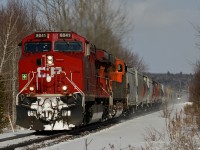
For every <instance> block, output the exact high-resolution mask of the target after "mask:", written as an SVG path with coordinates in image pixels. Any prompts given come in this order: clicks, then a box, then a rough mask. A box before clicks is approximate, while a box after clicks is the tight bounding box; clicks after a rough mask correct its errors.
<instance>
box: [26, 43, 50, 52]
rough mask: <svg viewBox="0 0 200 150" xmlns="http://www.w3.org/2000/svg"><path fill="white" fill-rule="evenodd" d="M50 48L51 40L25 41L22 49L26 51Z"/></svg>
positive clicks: (43, 50)
mask: <svg viewBox="0 0 200 150" xmlns="http://www.w3.org/2000/svg"><path fill="white" fill-rule="evenodd" d="M50 50H51V42H27V43H25V49H24V51H25V52H26V53H29V52H30V53H37V52H47V51H50Z"/></svg>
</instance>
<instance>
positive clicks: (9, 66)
mask: <svg viewBox="0 0 200 150" xmlns="http://www.w3.org/2000/svg"><path fill="white" fill-rule="evenodd" d="M112 3H113V1H111V0H76V1H73V0H35V1H26V0H7V1H0V22H1V24H0V33H1V34H0V129H2V128H3V127H5V126H6V125H7V122H8V116H10V117H11V118H12V122H13V123H14V122H15V119H16V118H15V97H16V94H17V92H18V73H17V72H18V66H17V64H18V60H19V58H20V54H21V50H20V48H19V47H18V46H17V45H18V43H20V41H21V39H22V38H24V37H25V36H27V35H28V34H31V33H33V32H35V31H74V32H77V33H78V34H81V35H82V36H84V37H86V38H87V39H88V40H89V41H91V43H93V44H94V45H96V47H98V48H101V49H104V50H107V51H108V52H109V53H111V54H113V55H115V56H116V57H118V58H121V59H123V60H125V62H126V63H127V64H128V65H129V66H131V67H133V68H137V69H138V70H140V71H144V70H146V68H147V65H146V64H145V63H144V62H143V60H142V59H140V57H139V56H138V55H137V54H136V53H134V52H133V51H132V50H131V49H130V48H128V46H126V45H125V44H124V43H126V36H127V33H128V32H130V31H131V30H133V23H132V22H131V21H130V20H129V19H128V18H127V16H126V13H125V11H124V8H123V7H121V6H119V7H115V8H114V7H112Z"/></svg>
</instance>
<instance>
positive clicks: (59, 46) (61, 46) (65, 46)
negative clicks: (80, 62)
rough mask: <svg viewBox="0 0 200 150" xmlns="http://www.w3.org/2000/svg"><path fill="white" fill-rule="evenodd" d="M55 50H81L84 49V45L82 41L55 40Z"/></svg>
mask: <svg viewBox="0 0 200 150" xmlns="http://www.w3.org/2000/svg"><path fill="white" fill-rule="evenodd" d="M54 50H55V51H60V52H71V51H73V52H80V51H82V50H83V46H82V43H81V42H77V41H76V42H75V41H66V42H65V41H60V42H55V44H54Z"/></svg>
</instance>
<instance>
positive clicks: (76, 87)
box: [61, 71, 85, 107]
mask: <svg viewBox="0 0 200 150" xmlns="http://www.w3.org/2000/svg"><path fill="white" fill-rule="evenodd" d="M61 73H64V74H65V77H66V79H67V80H68V81H69V82H70V83H71V84H72V86H73V87H74V88H75V89H76V90H77V91H78V92H79V93H80V94H81V95H82V97H83V101H82V106H83V107H84V104H85V93H84V92H83V91H82V90H81V89H80V88H79V87H78V86H77V85H76V84H75V83H74V82H73V81H72V80H70V79H69V78H68V77H67V75H66V72H65V71H62V72H61Z"/></svg>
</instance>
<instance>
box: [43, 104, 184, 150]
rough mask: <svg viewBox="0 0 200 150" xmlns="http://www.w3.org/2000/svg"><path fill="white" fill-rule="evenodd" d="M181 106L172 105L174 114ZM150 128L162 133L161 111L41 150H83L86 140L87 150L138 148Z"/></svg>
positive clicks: (163, 122) (163, 119)
mask: <svg viewBox="0 0 200 150" xmlns="http://www.w3.org/2000/svg"><path fill="white" fill-rule="evenodd" d="M183 106H184V103H180V104H176V105H174V106H173V108H174V113H175V112H176V111H180V110H181V109H182V108H183ZM150 128H155V129H156V130H157V131H160V132H162V131H164V129H165V118H162V117H161V111H160V112H155V113H151V114H148V115H145V116H140V117H138V118H134V119H133V120H129V121H124V122H122V123H120V124H117V125H115V126H112V127H111V128H109V129H105V130H101V131H99V132H97V133H93V134H90V135H87V136H85V137H82V138H79V139H75V140H71V141H66V142H62V143H59V144H57V145H53V146H51V147H47V148H42V149H41V150H66V149H79V150H84V149H86V145H85V141H86V139H87V143H90V141H91V143H90V144H88V145H87V150H102V149H104V150H110V149H111V146H112V145H114V149H125V148H127V147H128V146H131V147H135V148H140V147H141V146H145V140H144V135H146V134H147V130H148V129H150ZM127 149H128V148H127Z"/></svg>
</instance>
